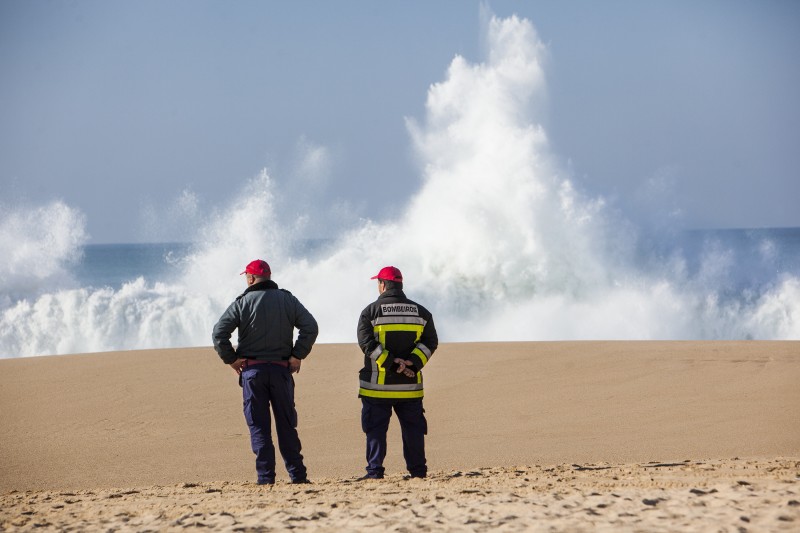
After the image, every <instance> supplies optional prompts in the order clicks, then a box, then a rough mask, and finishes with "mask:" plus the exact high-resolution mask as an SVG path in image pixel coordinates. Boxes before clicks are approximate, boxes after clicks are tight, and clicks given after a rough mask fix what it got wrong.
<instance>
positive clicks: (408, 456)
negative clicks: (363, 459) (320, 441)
mask: <svg viewBox="0 0 800 533" xmlns="http://www.w3.org/2000/svg"><path fill="white" fill-rule="evenodd" d="M392 409H394V412H395V414H397V419H398V420H399V421H400V431H401V433H402V435H403V458H405V460H406V468H407V469H408V472H409V473H410V474H411V475H412V476H418V477H425V475H426V474H427V473H428V465H427V462H426V461H425V435H427V434H428V421H427V420H425V409H423V408H422V399H419V400H380V401H378V400H372V399H370V398H361V429H362V430H363V431H364V433H365V434H366V435H367V474H370V475H374V476H383V473H384V468H383V460H384V459H385V458H386V432H387V431H388V430H389V420H390V419H391V417H392Z"/></svg>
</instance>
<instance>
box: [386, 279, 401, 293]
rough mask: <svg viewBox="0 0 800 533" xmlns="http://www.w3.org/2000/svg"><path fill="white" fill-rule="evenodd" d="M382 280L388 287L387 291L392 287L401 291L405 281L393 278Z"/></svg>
mask: <svg viewBox="0 0 800 533" xmlns="http://www.w3.org/2000/svg"><path fill="white" fill-rule="evenodd" d="M381 281H382V282H383V283H384V286H385V287H386V290H387V291H389V290H392V289H400V290H401V291H402V290H403V282H402V281H391V280H388V279H382V280H381Z"/></svg>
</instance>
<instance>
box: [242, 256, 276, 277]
mask: <svg viewBox="0 0 800 533" xmlns="http://www.w3.org/2000/svg"><path fill="white" fill-rule="evenodd" d="M242 274H253V275H254V276H260V277H262V278H268V277H270V276H271V275H272V271H270V269H269V265H268V264H267V262H266V261H262V260H261V259H256V260H255V261H250V263H249V264H248V265H247V266H246V267H245V268H244V272H242ZM242 274H239V275H240V276H241V275H242Z"/></svg>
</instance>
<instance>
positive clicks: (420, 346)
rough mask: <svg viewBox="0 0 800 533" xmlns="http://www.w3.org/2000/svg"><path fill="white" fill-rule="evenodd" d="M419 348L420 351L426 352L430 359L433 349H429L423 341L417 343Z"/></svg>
mask: <svg viewBox="0 0 800 533" xmlns="http://www.w3.org/2000/svg"><path fill="white" fill-rule="evenodd" d="M417 348H419V351H421V352H422V353H424V354H425V357H427V358H428V359H430V358H431V351H430V350H429V349H428V347H427V346H425V345H424V344H422V343H421V342H418V343H417Z"/></svg>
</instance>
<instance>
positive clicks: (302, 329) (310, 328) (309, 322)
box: [292, 297, 319, 359]
mask: <svg viewBox="0 0 800 533" xmlns="http://www.w3.org/2000/svg"><path fill="white" fill-rule="evenodd" d="M293 298H294V297H293ZM294 301H295V321H294V327H296V328H297V329H298V334H297V340H296V341H295V343H294V347H293V348H292V357H296V358H297V359H305V358H306V356H307V355H308V354H309V353H311V347H312V346H314V342H315V341H316V340H317V335H318V334H319V326H318V325H317V321H316V319H315V318H314V317H313V316H312V315H311V313H310V312H309V311H308V309H306V308H305V307H304V306H303V304H301V303H300V300H298V299H297V298H294Z"/></svg>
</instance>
